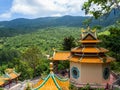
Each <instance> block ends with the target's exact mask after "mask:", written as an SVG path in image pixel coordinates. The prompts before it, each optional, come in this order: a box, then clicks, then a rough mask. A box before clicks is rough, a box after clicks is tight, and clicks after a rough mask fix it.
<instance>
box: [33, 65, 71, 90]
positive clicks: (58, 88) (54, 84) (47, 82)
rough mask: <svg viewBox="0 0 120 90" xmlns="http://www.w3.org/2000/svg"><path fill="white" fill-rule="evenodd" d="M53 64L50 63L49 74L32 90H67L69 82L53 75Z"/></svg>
mask: <svg viewBox="0 0 120 90" xmlns="http://www.w3.org/2000/svg"><path fill="white" fill-rule="evenodd" d="M52 70H53V63H50V73H49V75H48V76H47V77H46V78H45V79H41V80H40V81H39V82H38V83H37V84H35V85H34V86H33V89H32V90H69V80H68V79H61V78H59V77H58V76H57V75H55V74H54V73H53V71H52Z"/></svg>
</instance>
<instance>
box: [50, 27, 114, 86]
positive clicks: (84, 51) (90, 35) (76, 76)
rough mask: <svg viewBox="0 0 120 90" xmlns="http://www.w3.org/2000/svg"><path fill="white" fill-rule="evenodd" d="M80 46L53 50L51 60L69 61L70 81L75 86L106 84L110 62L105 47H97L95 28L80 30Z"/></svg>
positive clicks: (108, 77)
mask: <svg viewBox="0 0 120 90" xmlns="http://www.w3.org/2000/svg"><path fill="white" fill-rule="evenodd" d="M79 42H80V46H78V47H75V48H72V49H71V51H54V54H53V57H52V58H50V60H52V61H54V62H55V61H58V60H64V61H65V60H69V61H70V81H71V83H73V84H74V85H75V86H77V87H82V86H81V85H86V84H87V83H89V84H99V85H101V84H107V83H108V82H109V79H110V62H112V61H113V60H114V59H113V58H112V57H109V56H107V55H106V54H105V53H107V52H108V50H107V49H105V48H102V47H99V46H98V44H99V43H100V42H101V40H99V39H98V38H97V34H96V30H90V29H89V28H88V29H87V30H82V31H81V39H80V40H79Z"/></svg>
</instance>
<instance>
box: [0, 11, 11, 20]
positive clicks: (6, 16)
mask: <svg viewBox="0 0 120 90" xmlns="http://www.w3.org/2000/svg"><path fill="white" fill-rule="evenodd" d="M0 18H1V19H2V18H6V20H7V19H9V18H11V13H9V12H6V13H3V14H0Z"/></svg>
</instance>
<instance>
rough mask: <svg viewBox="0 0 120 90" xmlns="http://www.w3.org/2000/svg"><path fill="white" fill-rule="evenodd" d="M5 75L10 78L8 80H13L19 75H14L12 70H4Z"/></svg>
mask: <svg viewBox="0 0 120 90" xmlns="http://www.w3.org/2000/svg"><path fill="white" fill-rule="evenodd" d="M5 73H6V74H7V75H8V76H9V77H10V79H15V78H17V77H19V76H20V74H19V73H16V72H15V71H14V69H12V68H8V69H6V70H5Z"/></svg>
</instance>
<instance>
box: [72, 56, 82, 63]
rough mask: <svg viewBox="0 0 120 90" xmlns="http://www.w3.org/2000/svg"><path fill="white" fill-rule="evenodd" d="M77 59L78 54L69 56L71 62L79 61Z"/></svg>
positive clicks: (78, 58)
mask: <svg viewBox="0 0 120 90" xmlns="http://www.w3.org/2000/svg"><path fill="white" fill-rule="evenodd" d="M79 60H80V57H79V56H73V57H71V58H70V61H72V62H79Z"/></svg>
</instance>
